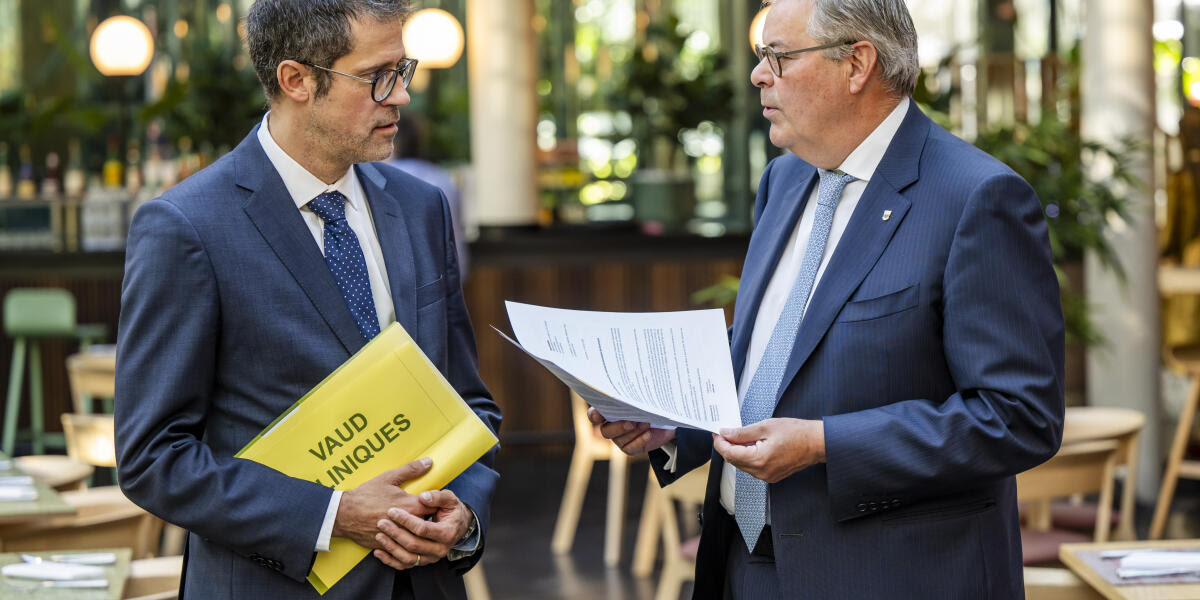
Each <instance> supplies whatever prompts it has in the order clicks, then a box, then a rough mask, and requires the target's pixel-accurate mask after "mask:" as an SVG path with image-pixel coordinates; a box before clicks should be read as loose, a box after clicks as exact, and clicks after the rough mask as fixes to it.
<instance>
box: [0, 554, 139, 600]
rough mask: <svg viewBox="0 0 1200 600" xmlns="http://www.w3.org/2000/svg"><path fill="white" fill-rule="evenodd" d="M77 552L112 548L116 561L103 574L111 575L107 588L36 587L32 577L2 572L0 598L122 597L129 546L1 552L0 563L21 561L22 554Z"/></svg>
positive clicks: (114, 599) (75, 599) (67, 599)
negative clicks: (11, 575) (9, 574)
mask: <svg viewBox="0 0 1200 600" xmlns="http://www.w3.org/2000/svg"><path fill="white" fill-rule="evenodd" d="M77 552H86V553H89V554H90V553H93V552H112V553H113V554H116V556H117V562H116V563H115V564H112V565H106V566H104V577H105V579H108V588H106V589H73V588H54V587H37V582H36V581H34V580H32V579H14V578H9V577H3V576H0V598H29V599H30V600H60V599H61V600H120V599H121V596H122V595H124V593H125V579H126V578H127V577H129V560H130V557H131V555H132V553H131V551H130V550H129V548H107V549H103V550H55V551H52V552H23V553H17V552H7V553H3V554H0V566H4V565H9V564H13V563H18V562H21V554H32V555H34V556H42V557H48V556H50V555H53V554H74V553H77Z"/></svg>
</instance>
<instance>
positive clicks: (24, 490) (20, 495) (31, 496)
mask: <svg viewBox="0 0 1200 600" xmlns="http://www.w3.org/2000/svg"><path fill="white" fill-rule="evenodd" d="M37 497H38V494H37V489H35V488H34V487H33V478H32V477H30V476H28V475H2V476H0V502H29V501H32V500H37Z"/></svg>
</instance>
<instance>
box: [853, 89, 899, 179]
mask: <svg viewBox="0 0 1200 600" xmlns="http://www.w3.org/2000/svg"><path fill="white" fill-rule="evenodd" d="M909 102H910V100H909V99H908V98H903V99H901V100H900V103H899V104H897V105H896V108H893V109H892V112H891V113H889V114H888V116H887V117H886V118H885V119H884V120H883V122H882V123H880V124H879V125H878V126H877V127H876V128H875V131H872V132H871V135H868V136H867V138H866V139H865V140H863V141H862V143H861V144H859V145H858V147H857V148H855V149H854V151H853V152H851V153H850V155H849V156H847V157H846V160H843V161H842V164H841V165H840V166H838V170H839V171H842V172H843V173H848V174H850V175H853V176H854V177H855V178H856V179H859V180H861V181H864V182H865V181H870V180H871V177H872V176H873V175H875V169H876V168H878V167H879V163H880V161H882V160H883V155H884V154H886V153H887V149H888V146H889V145H891V143H892V138H893V137H896V132H897V131H899V129H900V124H901V123H903V122H904V116H905V115H906V114H908V105H909Z"/></svg>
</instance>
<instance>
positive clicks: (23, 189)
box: [17, 145, 37, 200]
mask: <svg viewBox="0 0 1200 600" xmlns="http://www.w3.org/2000/svg"><path fill="white" fill-rule="evenodd" d="M35 197H37V183H35V182H34V181H33V152H32V151H31V150H30V149H29V146H28V145H22V146H21V166H20V168H19V169H18V170H17V198H19V199H21V200H32V199H34V198H35Z"/></svg>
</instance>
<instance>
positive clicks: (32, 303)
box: [4, 288, 75, 337]
mask: <svg viewBox="0 0 1200 600" xmlns="http://www.w3.org/2000/svg"><path fill="white" fill-rule="evenodd" d="M74 331H75V297H74V296H72V295H71V292H68V291H67V290H64V289H58V288H15V289H12V290H9V292H8V293H7V294H5V295H4V332H5V333H7V334H8V335H9V336H10V337H15V336H19V335H29V334H50V335H69V334H71V333H73V332H74Z"/></svg>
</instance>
